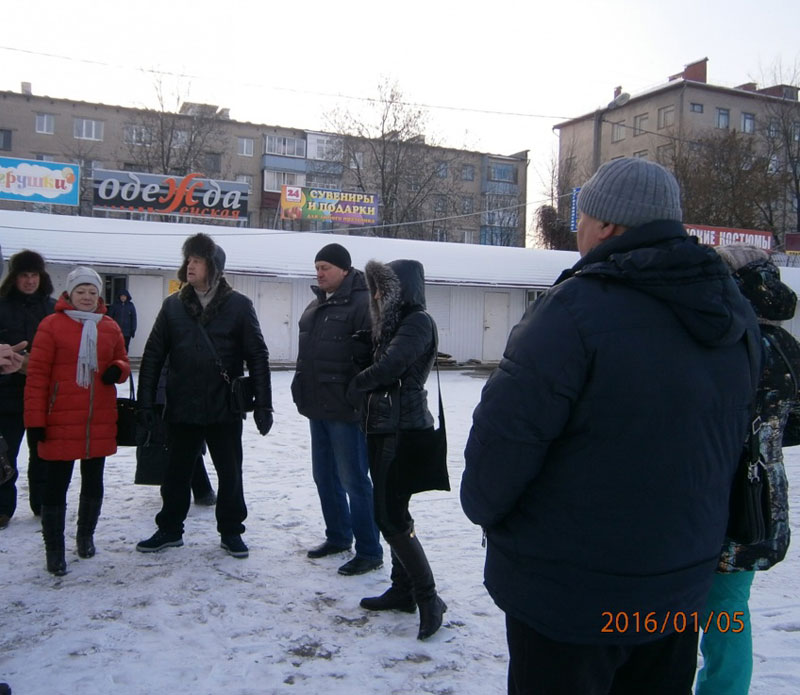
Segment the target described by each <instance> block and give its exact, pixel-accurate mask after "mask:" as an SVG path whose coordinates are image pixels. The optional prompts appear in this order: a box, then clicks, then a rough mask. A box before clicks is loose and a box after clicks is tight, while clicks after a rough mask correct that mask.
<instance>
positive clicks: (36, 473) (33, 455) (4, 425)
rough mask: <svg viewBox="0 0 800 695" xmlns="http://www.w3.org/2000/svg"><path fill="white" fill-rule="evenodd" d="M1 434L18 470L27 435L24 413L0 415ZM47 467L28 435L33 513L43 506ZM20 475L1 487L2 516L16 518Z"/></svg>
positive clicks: (0, 510)
mask: <svg viewBox="0 0 800 695" xmlns="http://www.w3.org/2000/svg"><path fill="white" fill-rule="evenodd" d="M0 434H2V435H3V439H5V440H6V444H7V445H8V459H9V461H10V462H11V465H12V466H14V470H15V471H16V470H17V457H18V456H19V448H20V445H21V444H22V437H23V436H24V435H25V425H24V421H23V416H22V413H0ZM44 469H45V465H44V462H43V461H42V459H40V458H39V454H38V448H37V444H36V442H34V441H31V438H30V434H28V491H29V497H30V505H31V511H33V512H34V513H35V514H38V513H39V511H40V508H41V506H42V500H41V494H42V489H43V487H44V478H45V470H44ZM18 477H19V473H14V476H13V477H12V478H10V479H9V480H7V481H6V482H5V483H3V484H2V485H0V514H5V515H6V516H8V517H12V516H14V512H15V511H16V510H17V478H18Z"/></svg>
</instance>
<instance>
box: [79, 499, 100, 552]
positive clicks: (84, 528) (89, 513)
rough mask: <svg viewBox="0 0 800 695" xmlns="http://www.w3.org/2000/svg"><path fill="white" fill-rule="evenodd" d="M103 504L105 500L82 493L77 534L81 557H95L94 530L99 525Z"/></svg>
mask: <svg viewBox="0 0 800 695" xmlns="http://www.w3.org/2000/svg"><path fill="white" fill-rule="evenodd" d="M102 506H103V500H96V499H91V498H86V497H84V496H83V495H81V498H80V504H79V506H78V533H77V535H76V536H75V543H76V545H77V546H78V556H79V557H84V558H85V557H93V556H94V554H95V547H94V530H95V528H96V527H97V520H98V519H99V518H100V509H101V507H102Z"/></svg>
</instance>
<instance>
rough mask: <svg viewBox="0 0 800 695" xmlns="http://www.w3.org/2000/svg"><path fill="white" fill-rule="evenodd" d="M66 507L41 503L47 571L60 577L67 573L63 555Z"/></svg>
mask: <svg viewBox="0 0 800 695" xmlns="http://www.w3.org/2000/svg"><path fill="white" fill-rule="evenodd" d="M66 514H67V508H66V507H65V506H63V505H61V506H57V507H56V506H50V505H47V504H43V505H42V536H43V537H44V548H45V555H46V557H47V571H48V572H51V573H52V574H55V575H56V576H58V577H61V576H63V575H65V574H66V573H67V561H66V559H65V557H64V517H65V516H66Z"/></svg>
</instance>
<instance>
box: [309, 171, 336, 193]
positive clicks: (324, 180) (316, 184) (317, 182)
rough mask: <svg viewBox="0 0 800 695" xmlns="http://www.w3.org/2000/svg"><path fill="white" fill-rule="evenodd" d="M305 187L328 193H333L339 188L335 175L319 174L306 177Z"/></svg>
mask: <svg viewBox="0 0 800 695" xmlns="http://www.w3.org/2000/svg"><path fill="white" fill-rule="evenodd" d="M306 185H307V186H308V187H309V188H325V189H326V190H329V191H335V190H336V189H337V188H339V177H338V176H336V175H335V174H320V173H316V172H315V173H313V174H309V175H308V176H307V177H306Z"/></svg>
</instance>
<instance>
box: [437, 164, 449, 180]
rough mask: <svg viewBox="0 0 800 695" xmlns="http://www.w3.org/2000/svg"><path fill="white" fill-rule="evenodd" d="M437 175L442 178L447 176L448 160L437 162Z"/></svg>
mask: <svg viewBox="0 0 800 695" xmlns="http://www.w3.org/2000/svg"><path fill="white" fill-rule="evenodd" d="M436 175H437V176H438V177H439V178H440V179H446V178H447V162H436Z"/></svg>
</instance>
